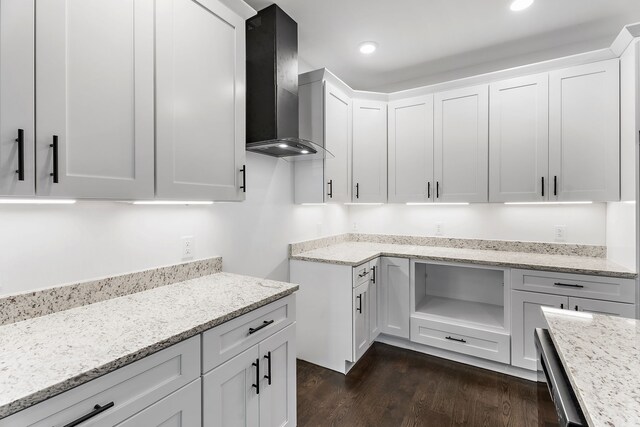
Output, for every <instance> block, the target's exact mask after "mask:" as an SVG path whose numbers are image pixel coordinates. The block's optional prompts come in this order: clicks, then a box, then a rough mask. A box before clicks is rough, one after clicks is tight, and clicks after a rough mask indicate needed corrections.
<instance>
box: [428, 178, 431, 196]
mask: <svg viewBox="0 0 640 427" xmlns="http://www.w3.org/2000/svg"><path fill="white" fill-rule="evenodd" d="M430 198H431V181H429V182H427V199H430Z"/></svg>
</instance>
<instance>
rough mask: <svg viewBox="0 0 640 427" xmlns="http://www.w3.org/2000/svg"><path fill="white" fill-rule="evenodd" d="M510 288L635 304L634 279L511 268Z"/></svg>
mask: <svg viewBox="0 0 640 427" xmlns="http://www.w3.org/2000/svg"><path fill="white" fill-rule="evenodd" d="M511 277H512V279H511V280H512V286H511V287H512V289H518V290H522V291H529V292H542V293H546V294H555V295H566V296H569V297H579V298H591V299H600V300H607V301H618V302H626V303H635V300H636V289H635V280H633V279H619V278H615V277H599V276H585V275H581V274H565V273H552V272H546V271H532V270H513V271H512V274H511Z"/></svg>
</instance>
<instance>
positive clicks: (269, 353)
mask: <svg viewBox="0 0 640 427" xmlns="http://www.w3.org/2000/svg"><path fill="white" fill-rule="evenodd" d="M264 358H265V359H267V375H265V376H264V377H265V378H266V379H267V381H268V383H269V385H271V352H270V351H268V352H267V354H266V356H264Z"/></svg>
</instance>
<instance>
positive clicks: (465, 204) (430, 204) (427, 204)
mask: <svg viewBox="0 0 640 427" xmlns="http://www.w3.org/2000/svg"><path fill="white" fill-rule="evenodd" d="M468 204H469V203H462V202H460V203H413V202H410V203H407V206H467V205H468Z"/></svg>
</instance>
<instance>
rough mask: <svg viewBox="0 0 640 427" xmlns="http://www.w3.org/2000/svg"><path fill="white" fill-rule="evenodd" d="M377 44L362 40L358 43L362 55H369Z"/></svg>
mask: <svg viewBox="0 0 640 427" xmlns="http://www.w3.org/2000/svg"><path fill="white" fill-rule="evenodd" d="M377 48H378V45H377V44H376V43H375V42H363V43H360V53H362V54H364V55H370V54H372V53H373V52H375V51H376V49H377Z"/></svg>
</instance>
